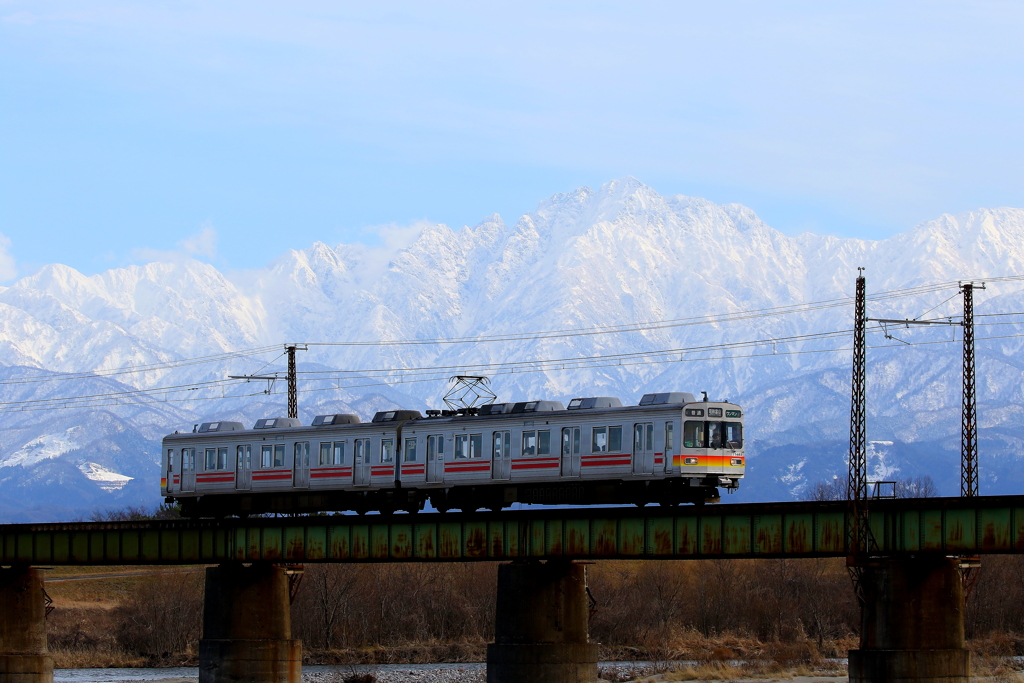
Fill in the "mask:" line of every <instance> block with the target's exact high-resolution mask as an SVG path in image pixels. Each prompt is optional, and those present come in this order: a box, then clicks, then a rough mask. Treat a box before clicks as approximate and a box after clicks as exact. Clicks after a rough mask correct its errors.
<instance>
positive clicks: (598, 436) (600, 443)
mask: <svg viewBox="0 0 1024 683" xmlns="http://www.w3.org/2000/svg"><path fill="white" fill-rule="evenodd" d="M590 443H591V449H590V451H591V452H592V453H603V452H605V451H607V450H608V428H607V427H594V435H593V439H592V440H591V442H590Z"/></svg>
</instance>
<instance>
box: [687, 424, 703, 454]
mask: <svg viewBox="0 0 1024 683" xmlns="http://www.w3.org/2000/svg"><path fill="white" fill-rule="evenodd" d="M683 448H704V423H703V422H692V421H687V422H684V423H683Z"/></svg>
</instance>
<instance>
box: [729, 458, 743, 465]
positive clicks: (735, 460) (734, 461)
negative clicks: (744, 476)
mask: <svg viewBox="0 0 1024 683" xmlns="http://www.w3.org/2000/svg"><path fill="white" fill-rule="evenodd" d="M729 464H730V465H732V466H733V467H743V458H733V459H732V460H730V461H729Z"/></svg>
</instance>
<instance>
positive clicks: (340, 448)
mask: <svg viewBox="0 0 1024 683" xmlns="http://www.w3.org/2000/svg"><path fill="white" fill-rule="evenodd" d="M334 464H335V465H344V464H345V442H344V441H335V442H334Z"/></svg>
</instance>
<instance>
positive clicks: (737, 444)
mask: <svg viewBox="0 0 1024 683" xmlns="http://www.w3.org/2000/svg"><path fill="white" fill-rule="evenodd" d="M722 424H723V425H724V426H725V444H726V446H728V447H729V448H743V425H742V424H741V423H739V422H723V423H722Z"/></svg>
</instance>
